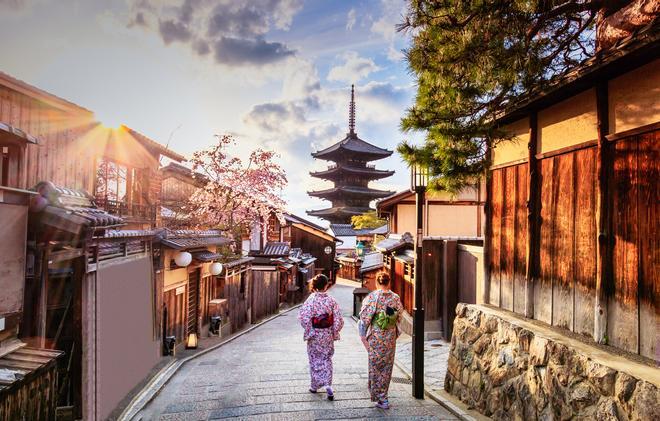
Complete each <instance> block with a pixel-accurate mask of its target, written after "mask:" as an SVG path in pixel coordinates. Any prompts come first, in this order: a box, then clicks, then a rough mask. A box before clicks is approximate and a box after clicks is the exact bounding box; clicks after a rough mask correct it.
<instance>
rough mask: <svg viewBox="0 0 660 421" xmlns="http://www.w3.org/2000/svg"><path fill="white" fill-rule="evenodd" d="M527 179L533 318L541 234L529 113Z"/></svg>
mask: <svg viewBox="0 0 660 421" xmlns="http://www.w3.org/2000/svg"><path fill="white" fill-rule="evenodd" d="M527 149H528V152H527V153H528V161H527V162H528V163H527V171H528V180H527V244H526V247H525V317H529V318H530V319H532V318H534V282H535V281H536V280H537V279H538V274H537V269H538V258H539V245H540V240H541V236H540V233H539V219H540V217H541V214H540V212H539V210H540V209H541V206H540V204H541V195H540V189H539V187H540V182H541V180H540V177H539V163H538V160H537V157H536V151H537V149H538V115H537V113H536V112H532V113H531V114H530V115H529V143H528V144H527Z"/></svg>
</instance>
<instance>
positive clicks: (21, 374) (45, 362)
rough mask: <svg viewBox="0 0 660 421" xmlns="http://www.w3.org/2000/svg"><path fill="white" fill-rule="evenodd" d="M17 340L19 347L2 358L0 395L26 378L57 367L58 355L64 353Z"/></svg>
mask: <svg viewBox="0 0 660 421" xmlns="http://www.w3.org/2000/svg"><path fill="white" fill-rule="evenodd" d="M15 342H17V343H19V347H18V348H17V349H15V350H14V351H12V352H9V353H7V354H5V355H3V356H2V357H1V358H0V395H2V394H3V393H5V390H6V389H9V388H12V387H13V386H14V385H15V384H18V383H20V382H22V381H23V379H25V378H28V379H30V378H33V377H34V376H37V375H39V373H45V372H46V371H47V370H50V369H55V363H56V360H57V357H59V356H60V355H62V354H63V352H60V351H53V350H49V349H38V348H30V347H27V346H20V345H25V344H20V341H18V340H16V341H15ZM10 345H11V344H10ZM10 393H11V392H10Z"/></svg>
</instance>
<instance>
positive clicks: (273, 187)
mask: <svg viewBox="0 0 660 421" xmlns="http://www.w3.org/2000/svg"><path fill="white" fill-rule="evenodd" d="M217 138H218V143H217V144H215V145H213V146H211V147H210V148H208V149H204V150H201V151H198V152H195V153H194V154H193V157H192V159H191V163H192V167H193V168H192V169H193V171H194V172H196V173H200V174H202V175H203V177H204V178H205V180H204V185H203V187H201V188H200V189H198V190H197V191H196V192H195V193H194V194H193V195H192V196H191V197H190V201H189V209H190V216H191V217H192V219H193V220H195V221H196V223H197V225H200V226H207V227H214V228H219V229H224V230H228V231H231V232H232V233H233V234H234V236H235V238H237V239H238V238H240V236H241V233H242V232H244V230H245V229H249V228H250V227H252V226H253V225H254V224H255V223H258V224H262V225H263V224H265V223H266V221H268V218H269V216H270V215H271V214H275V215H276V217H277V218H279V219H280V220H282V221H283V219H284V218H283V213H284V210H285V206H286V202H285V201H284V199H282V197H281V196H280V194H281V191H282V190H283V189H284V187H286V185H287V179H286V174H285V172H284V169H283V168H282V167H281V166H280V165H279V164H277V163H276V162H275V158H276V156H277V155H276V154H275V152H272V151H264V150H262V149H256V150H254V151H253V152H252V153H251V154H250V156H249V158H248V159H247V160H246V161H244V160H242V159H240V158H238V157H236V156H232V155H230V153H229V150H230V149H231V148H233V147H235V145H236V140H235V139H234V137H233V136H231V135H221V136H217Z"/></svg>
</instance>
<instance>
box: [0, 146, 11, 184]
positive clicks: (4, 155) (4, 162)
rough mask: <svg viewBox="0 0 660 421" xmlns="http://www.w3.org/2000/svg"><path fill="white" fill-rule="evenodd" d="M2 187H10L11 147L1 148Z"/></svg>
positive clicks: (0, 178) (0, 182)
mask: <svg viewBox="0 0 660 421" xmlns="http://www.w3.org/2000/svg"><path fill="white" fill-rule="evenodd" d="M0 186H9V147H7V146H0Z"/></svg>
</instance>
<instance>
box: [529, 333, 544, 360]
mask: <svg viewBox="0 0 660 421" xmlns="http://www.w3.org/2000/svg"><path fill="white" fill-rule="evenodd" d="M529 363H530V364H532V365H535V366H540V365H546V364H548V340H547V339H545V338H539V337H538V336H534V338H533V339H532V341H531V343H530V345H529Z"/></svg>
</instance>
